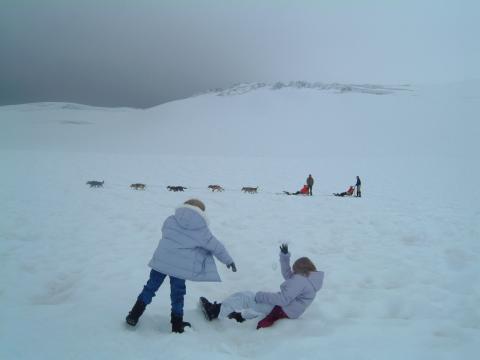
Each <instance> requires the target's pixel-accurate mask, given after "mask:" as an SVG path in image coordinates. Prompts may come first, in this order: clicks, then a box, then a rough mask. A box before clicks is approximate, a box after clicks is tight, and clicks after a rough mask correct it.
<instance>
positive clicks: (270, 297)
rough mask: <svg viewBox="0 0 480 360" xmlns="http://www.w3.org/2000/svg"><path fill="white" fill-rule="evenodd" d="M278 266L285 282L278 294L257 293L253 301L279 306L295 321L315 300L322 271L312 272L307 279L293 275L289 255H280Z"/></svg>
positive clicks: (321, 282)
mask: <svg viewBox="0 0 480 360" xmlns="http://www.w3.org/2000/svg"><path fill="white" fill-rule="evenodd" d="M280 266H281V269H282V275H283V278H284V279H285V281H284V282H283V283H282V285H280V292H277V293H270V292H263V291H259V292H257V293H256V295H255V301H256V302H259V303H265V304H270V305H278V306H281V307H282V309H283V311H284V312H285V314H287V316H288V317H289V318H290V319H296V318H298V317H299V316H300V315H302V314H303V313H304V311H305V310H306V309H307V307H308V306H309V305H310V304H311V303H312V301H313V299H315V295H316V294H317V291H318V290H320V289H321V288H322V285H323V278H324V273H323V271H313V272H311V273H310V274H309V275H308V277H306V276H303V275H300V274H294V273H293V272H292V269H291V268H290V253H288V254H283V253H280Z"/></svg>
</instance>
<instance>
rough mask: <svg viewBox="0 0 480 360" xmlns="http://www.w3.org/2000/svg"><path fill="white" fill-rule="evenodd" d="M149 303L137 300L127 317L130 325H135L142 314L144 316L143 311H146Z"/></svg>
mask: <svg viewBox="0 0 480 360" xmlns="http://www.w3.org/2000/svg"><path fill="white" fill-rule="evenodd" d="M146 307H147V305H145V303H144V302H143V301H142V300H137V302H136V303H135V305H133V308H132V310H130V312H129V313H128V315H127V317H126V319H125V320H126V321H127V324H128V325H130V326H135V325H137V322H138V319H139V318H140V316H142V314H143V312H144V311H145V308H146Z"/></svg>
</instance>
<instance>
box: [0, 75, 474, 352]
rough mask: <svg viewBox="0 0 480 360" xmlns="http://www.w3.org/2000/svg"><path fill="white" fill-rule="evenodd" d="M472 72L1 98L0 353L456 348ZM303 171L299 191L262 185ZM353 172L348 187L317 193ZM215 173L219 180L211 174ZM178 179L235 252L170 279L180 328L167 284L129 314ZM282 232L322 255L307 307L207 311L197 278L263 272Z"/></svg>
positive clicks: (223, 286) (469, 230)
mask: <svg viewBox="0 0 480 360" xmlns="http://www.w3.org/2000/svg"><path fill="white" fill-rule="evenodd" d="M470 85H471V84H470ZM470 85H469V86H468V87H466V86H463V85H459V84H450V85H430V86H418V85H412V86H405V85H402V86H382V85H365V84H364V85H352V84H322V83H307V82H292V83H276V84H258V83H257V84H241V85H236V86H234V87H232V88H229V89H217V90H215V91H211V92H207V93H205V94H200V95H198V96H195V97H192V98H188V99H185V100H180V101H175V102H171V103H167V104H163V105H161V106H157V107H154V108H150V109H146V110H139V109H126V108H118V109H106V108H94V107H89V106H84V105H78V104H64V103H41V104H25V105H18V106H5V107H0V162H1V164H2V170H3V171H2V187H0V203H1V204H2V216H1V217H0V259H1V260H0V273H1V274H2V275H1V277H0V279H1V282H0V308H1V309H3V311H2V315H3V319H2V322H1V324H0V339H1V344H2V345H1V346H0V358H2V359H3V358H5V359H29V358H49V359H65V358H73V359H77V358H78V359H83V358H96V359H132V358H135V359H152V358H169V359H187V358H193V357H196V358H200V359H203V358H208V359H239V358H245V357H248V358H252V357H255V358H259V359H291V358H297V359H307V358H308V359H311V358H312V357H313V358H316V357H322V358H328V359H371V358H378V359H389V360H392V359H402V360H403V359H405V358H409V359H430V358H431V359H452V360H453V359H473V358H474V357H475V356H476V355H475V354H476V350H477V342H478V341H477V339H478V338H479V335H480V311H479V310H478V303H479V301H480V290H479V289H478V286H475V284H476V279H477V278H478V275H479V270H478V263H479V260H480V246H479V244H478V239H479V238H480V226H479V224H480V206H479V205H478V204H479V203H480V194H479V191H478V186H477V184H476V183H477V182H478V181H477V179H478V178H479V175H480V174H479V172H480V171H479V168H478V166H477V165H476V164H477V163H478V160H477V159H476V157H478V154H479V153H480V146H479V145H478V138H479V136H480V126H479V124H478V121H477V119H478V115H479V114H480V101H479V98H480V97H479V95H478V90H476V89H478V88H479V87H476V86H470ZM309 173H311V174H312V175H313V176H314V178H315V179H316V183H315V186H314V196H313V197H294V196H290V197H289V196H285V195H280V194H279V193H281V192H282V190H288V191H292V190H297V189H299V188H300V187H301V185H303V183H304V181H305V178H306V176H307V175H308V174H309ZM356 175H359V176H360V177H361V178H362V180H363V182H364V197H362V198H361V199H356V198H337V197H333V196H331V194H332V192H339V191H344V190H345V189H346V187H347V186H348V185H351V184H352V183H353V182H354V179H355V176H356ZM87 180H105V186H104V188H101V189H90V188H89V187H87V186H86V185H85V182H86V181H87ZM134 182H143V183H146V184H147V189H146V190H145V191H134V190H131V189H129V185H130V184H131V183H134ZM216 183H218V184H222V185H223V186H224V187H225V188H226V191H225V192H224V193H211V192H210V191H209V190H208V189H207V186H208V185H209V184H216ZM167 185H184V186H187V188H188V189H187V190H186V192H185V193H171V192H168V191H167V190H166V189H165V186H167ZM242 186H259V193H258V194H255V195H250V194H244V193H241V192H240V188H241V187H242ZM190 197H197V198H200V199H202V200H204V202H205V203H206V206H207V214H208V217H209V218H210V222H211V228H212V231H213V232H214V233H215V234H216V236H217V237H218V238H219V239H221V240H222V241H223V243H224V244H225V246H226V247H227V248H228V250H229V251H230V253H231V255H232V256H233V258H234V259H235V262H236V263H237V266H238V272H237V273H231V272H229V271H228V270H227V269H226V268H224V267H223V266H222V265H221V264H218V267H219V270H220V274H221V276H222V279H223V282H222V283H220V284H211V283H210V284H209V283H193V282H188V283H187V296H186V303H185V319H186V320H187V321H191V322H192V324H193V328H192V329H191V330H190V331H188V332H187V333H185V334H183V335H174V334H171V333H170V328H169V326H170V324H169V296H168V295H169V291H168V284H164V286H163V287H162V288H161V289H160V291H159V293H158V294H157V297H156V298H155V299H154V301H153V303H152V305H150V306H149V308H147V311H146V313H145V314H144V316H143V317H142V318H141V321H140V323H139V325H138V326H137V328H136V329H135V330H133V331H130V330H128V329H126V328H125V326H124V317H125V316H126V314H127V312H128V310H129V309H130V307H131V306H132V304H133V302H134V300H135V298H136V296H137V295H138V292H139V291H140V290H141V287H142V286H143V284H144V282H145V280H146V277H147V274H148V268H147V266H146V264H147V263H148V261H149V260H150V256H151V254H152V252H153V250H154V249H155V247H156V245H157V242H158V240H159V238H160V230H161V226H162V222H163V220H164V219H165V217H167V216H168V215H170V214H171V213H172V211H173V210H174V208H175V207H176V206H178V205H179V204H180V203H182V202H183V201H185V200H186V199H188V198H190ZM285 241H286V242H288V243H289V245H290V249H291V252H292V256H293V258H297V257H299V256H304V255H307V256H309V257H310V258H311V259H312V260H313V261H314V262H315V264H316V265H317V267H318V268H319V269H321V270H323V271H325V274H326V275H325V284H324V288H323V289H322V290H321V291H320V292H319V294H318V296H317V298H316V300H315V301H314V303H313V304H312V306H311V307H310V308H309V309H308V310H307V311H306V313H305V314H304V315H303V316H302V317H301V318H300V319H298V320H282V321H280V322H278V323H277V324H275V326H274V327H272V328H270V329H265V330H262V331H256V330H255V325H256V322H255V321H254V320H252V321H248V322H245V323H243V324H237V323H234V322H231V321H223V320H222V321H217V322H214V323H207V322H206V321H205V320H204V319H203V316H202V314H201V313H200V311H199V310H198V308H197V300H198V297H199V296H207V297H209V298H211V299H212V300H217V301H221V300H222V299H223V298H224V297H226V296H227V295H229V294H231V293H232V292H235V291H240V290H252V291H257V290H268V291H277V290H278V287H279V284H280V283H281V275H280V269H279V266H278V263H277V257H278V245H279V244H280V243H281V242H285ZM165 285H167V286H165Z"/></svg>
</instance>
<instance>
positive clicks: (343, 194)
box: [333, 186, 355, 197]
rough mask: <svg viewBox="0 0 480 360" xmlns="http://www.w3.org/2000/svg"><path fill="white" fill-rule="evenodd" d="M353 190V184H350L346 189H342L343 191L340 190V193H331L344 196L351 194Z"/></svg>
mask: <svg viewBox="0 0 480 360" xmlns="http://www.w3.org/2000/svg"><path fill="white" fill-rule="evenodd" d="M354 190H355V188H354V187H353V186H350V187H349V188H348V190H347V191H344V192H342V193H334V194H333V195H335V196H341V197H344V196H352V195H353V192H354Z"/></svg>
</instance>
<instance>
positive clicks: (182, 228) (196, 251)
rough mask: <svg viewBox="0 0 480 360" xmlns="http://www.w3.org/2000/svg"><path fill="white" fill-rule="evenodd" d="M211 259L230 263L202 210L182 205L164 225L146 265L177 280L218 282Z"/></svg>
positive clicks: (215, 268)
mask: <svg viewBox="0 0 480 360" xmlns="http://www.w3.org/2000/svg"><path fill="white" fill-rule="evenodd" d="M213 256H215V257H216V258H217V259H218V260H219V261H221V262H222V263H224V264H225V265H228V264H231V263H232V262H233V259H232V257H231V256H230V255H229V253H228V251H227V250H226V249H225V246H223V244H222V243H221V242H220V241H218V240H217V239H216V238H215V236H213V235H212V233H211V232H210V230H209V228H208V222H207V218H206V217H205V215H204V213H203V211H202V210H200V209H199V208H197V207H196V206H191V205H183V206H181V207H179V208H178V209H176V211H175V214H174V215H171V216H169V217H168V218H167V219H166V220H165V222H164V223H163V227H162V238H161V239H160V242H159V243H158V246H157V249H156V250H155V253H154V254H153V257H152V259H151V260H150V263H149V264H148V265H149V266H150V267H151V268H152V269H154V270H156V271H158V272H161V273H163V274H166V275H170V276H173V277H176V278H179V279H185V280H192V281H221V279H220V275H219V274H218V271H217V266H216V264H215V260H214V259H213Z"/></svg>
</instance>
